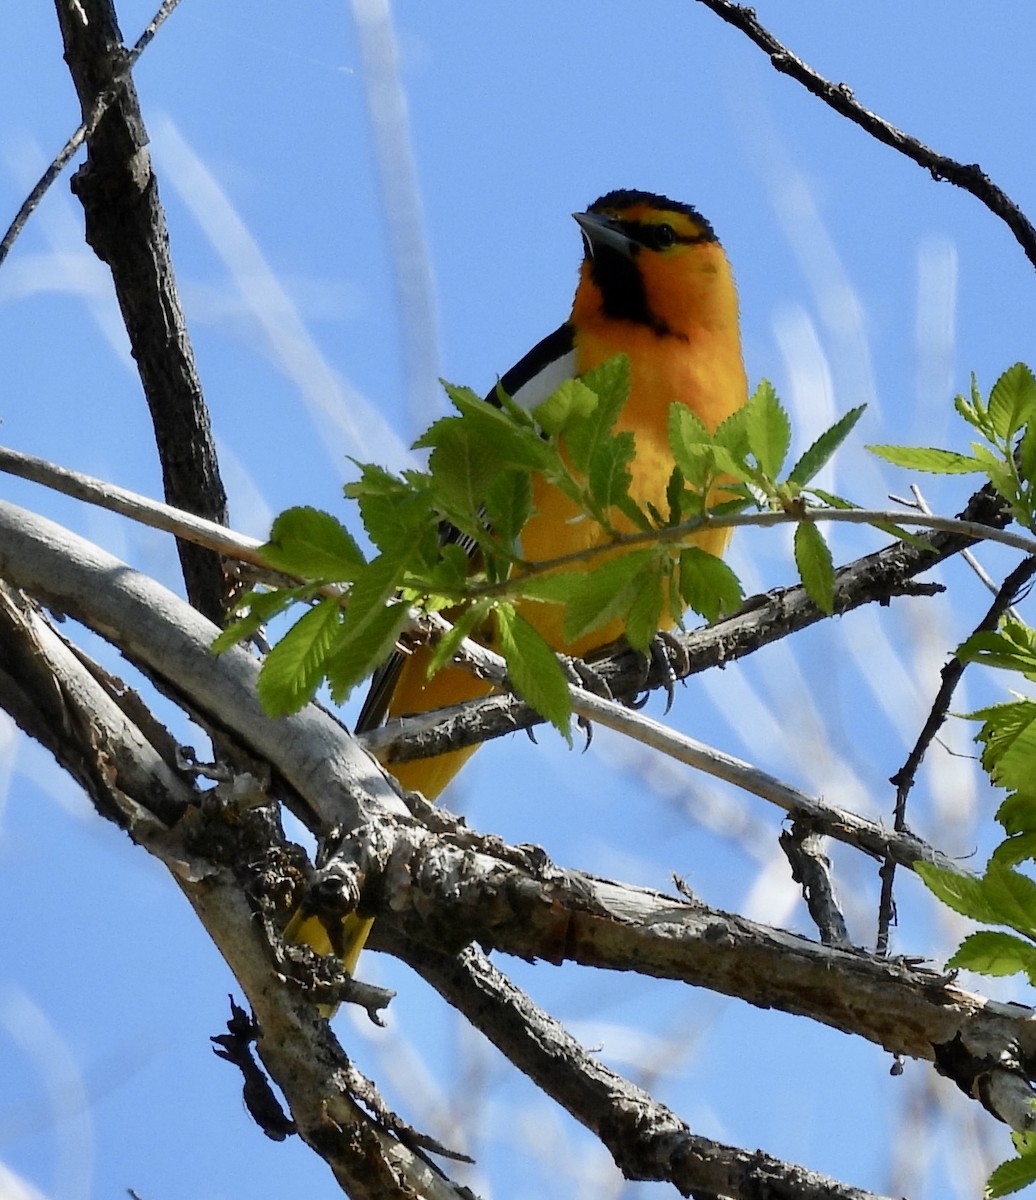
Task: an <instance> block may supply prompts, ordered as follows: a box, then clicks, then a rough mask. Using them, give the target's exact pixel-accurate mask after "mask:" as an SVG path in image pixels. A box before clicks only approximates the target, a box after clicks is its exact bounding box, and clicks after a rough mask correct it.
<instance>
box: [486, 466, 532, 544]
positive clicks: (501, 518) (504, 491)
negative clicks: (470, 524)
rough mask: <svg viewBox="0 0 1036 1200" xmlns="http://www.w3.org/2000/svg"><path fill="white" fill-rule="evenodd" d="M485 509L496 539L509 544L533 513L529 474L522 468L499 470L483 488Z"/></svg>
mask: <svg viewBox="0 0 1036 1200" xmlns="http://www.w3.org/2000/svg"><path fill="white" fill-rule="evenodd" d="M485 508H486V520H487V521H488V523H489V526H490V528H491V529H492V531H493V534H494V536H495V538H496V539H497V540H498V541H499V542H500V543H501V544H502V545H504V546H512V545H513V544H514V543H515V542H516V541H517V540H518V535H519V534H520V533H521V531H522V529H523V528H524V527H525V522H526V521H527V520H528V519H529V516H530V514H531V513H532V477H531V476H530V475H529V474H527V473H526V472H525V471H501V472H500V473H499V474H498V475H497V477H496V478H495V479H494V480H493V482H492V483H491V484H490V485H489V487H488V488H487V489H486V496H485Z"/></svg>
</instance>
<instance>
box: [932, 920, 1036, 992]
mask: <svg viewBox="0 0 1036 1200" xmlns="http://www.w3.org/2000/svg"><path fill="white" fill-rule="evenodd" d="M946 965H947V966H948V967H960V968H961V969H963V970H965V971H974V972H976V973H977V974H979V975H1018V974H1022V973H1024V974H1025V975H1026V976H1027V977H1028V978H1029V979H1030V980H1032V979H1033V977H1034V975H1036V946H1034V945H1032V943H1031V942H1026V941H1024V940H1023V939H1022V938H1020V937H1015V935H1014V934H1013V933H1000V932H998V931H996V930H991V929H983V930H981V931H980V932H978V933H972V934H969V935H968V936H967V937H966V938H965V939H964V941H963V942H961V944H960V946H958V948H957V950H956V952H955V953H954V955H953V957H952V958H951V959H950V960H949V961H948V962H947V964H946Z"/></svg>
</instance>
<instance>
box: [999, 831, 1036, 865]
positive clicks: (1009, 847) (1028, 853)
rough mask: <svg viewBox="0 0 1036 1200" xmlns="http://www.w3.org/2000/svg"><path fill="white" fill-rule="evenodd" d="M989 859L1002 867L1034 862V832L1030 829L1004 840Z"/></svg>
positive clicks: (1035, 857)
mask: <svg viewBox="0 0 1036 1200" xmlns="http://www.w3.org/2000/svg"><path fill="white" fill-rule="evenodd" d="M990 857H991V858H992V860H993V861H994V862H998V863H999V864H1000V865H1001V866H1004V867H1015V866H1017V865H1018V863H1020V862H1031V861H1034V860H1036V830H1032V829H1030V830H1028V831H1027V832H1025V833H1016V834H1014V835H1013V836H1012V837H1009V838H1005V839H1004V841H1002V842H1001V843H1000V845H999V846H997V848H996V849H995V850H994V851H993V853H992V855H991V856H990Z"/></svg>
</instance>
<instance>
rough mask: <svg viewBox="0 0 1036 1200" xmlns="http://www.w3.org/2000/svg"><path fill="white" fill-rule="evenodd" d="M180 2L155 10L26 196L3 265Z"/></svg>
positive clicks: (2, 245)
mask: <svg viewBox="0 0 1036 1200" xmlns="http://www.w3.org/2000/svg"><path fill="white" fill-rule="evenodd" d="M179 3H180V0H162V4H161V6H160V7H159V10H158V12H156V13H155V15H154V16H153V17H152V18H151V20H150V21H149V22H148V24H147V27H146V28H145V30H144V32H143V33H142V34H141V35H140V37H139V38H137V41H136V43H135V44H134V46H133V49H132V50H130V51H129V52H128V53H127V55H126V58H125V61H124V63H123V65H122V66H121V67H120V68H119V70H118V71H117V72H116V74H115V77H114V79H113V80H112V82H111V85H110V86H109V87H107V88H105V90H104V91H103V92H101V94H100V95H99V96H98V97H97V99H96V100H95V101H94V105H93V108H91V110H90V114H89V116H88V117H87V118H86V120H85V121H84V122H83V123H82V125H80V126H79V128H78V129H77V130H76V131H75V133H73V134H72V136H71V137H70V138H69V139H68V141H67V142H66V143H65V144H64V146H62V148H61V150H60V151H59V152H58V154H57V156H56V157H55V159H54V161H53V162H52V163H51V164H50V166H49V167H48V168H47V169H46V170H45V171H44V172H43V174H42V175H41V176H40V178H39V180H38V181H37V183H36V186H35V187H34V188H33V189H32V191H31V192H30V193H29V194H28V196H26V197H25V200H24V201H23V202H22V206H21V208H19V209H18V212H17V213H16V214H15V218H14V220H13V221H12V222H11V224H10V227H9V228H8V230H7V232H6V233H5V234H4V236H3V240H2V241H0V266H3V263H4V259H5V258H7V255H8V254H9V253H10V250H11V247H12V246H13V245H14V243H15V239H16V238H17V237H18V235H19V234H20V233H21V231H22V230H23V229H24V228H25V225H26V223H27V222H28V220H29V218H30V217H31V216H32V214H33V213H34V212H35V211H36V209H37V208H38V207H39V204H40V201H41V200H42V199H43V197H44V196H45V195H46V194H47V191H48V189H49V188H50V185H51V184H52V183H53V182H54V180H55V179H57V177H58V176H59V175H60V174H61V172H62V171H63V170H64V169H65V167H67V166H68V164H69V162H70V161H71V160H72V157H73V156H74V155H75V152H76V151H77V150H78V149H79V147H80V146H82V145H83V143H84V142H85V141H86V139H87V138H88V137H89V136H90V135H91V134H92V133H93V131H94V130H95V129H96V128H97V126H98V125H99V124H100V121H101V118H102V117H103V116H104V114H105V113H106V112H107V111H108V108H109V106H110V105H111V103H112V101H113V100H114V99H115V97H116V96H117V95H118V94H119V89H120V88H121V87H122V85H123V84H124V83H125V82H126V80H127V79H128V78H129V76H130V72H131V71H132V70H133V67H134V66H135V64H136V61H137V59H138V58H140V56H141V55H142V54H143V53H144V51H145V50H146V49H147V47H148V45H149V44H150V42H151V39H152V38H153V37H154V36H155V34H156V33H157V32H158V30H159V28H160V27H161V26H162V24H163V23H164V22H165V19H166V17H168V16H169V14H170V13H171V12H172V11H173V9H174V8H176V7H177V5H178V4H179Z"/></svg>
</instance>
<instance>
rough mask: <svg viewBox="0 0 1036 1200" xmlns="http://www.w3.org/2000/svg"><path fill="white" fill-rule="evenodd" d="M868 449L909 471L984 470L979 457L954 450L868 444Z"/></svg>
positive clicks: (951, 472) (957, 472)
mask: <svg viewBox="0 0 1036 1200" xmlns="http://www.w3.org/2000/svg"><path fill="white" fill-rule="evenodd" d="M867 449H868V450H869V451H870V452H871V453H872V454H876V455H877V456H878V457H879V458H883V459H884V460H885V461H886V462H890V463H892V464H893V466H896V467H906V468H907V470H909V471H931V472H933V473H934V474H936V475H972V474H974V473H975V472H977V471H984V470H985V467H984V466H983V464H982V463H981V462H979V460H978V459H977V458H971V457H969V456H968V455H967V454H958V453H957V452H956V451H954V450H936V449H934V448H932V447H927V448H926V447H923V446H868V447H867Z"/></svg>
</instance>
